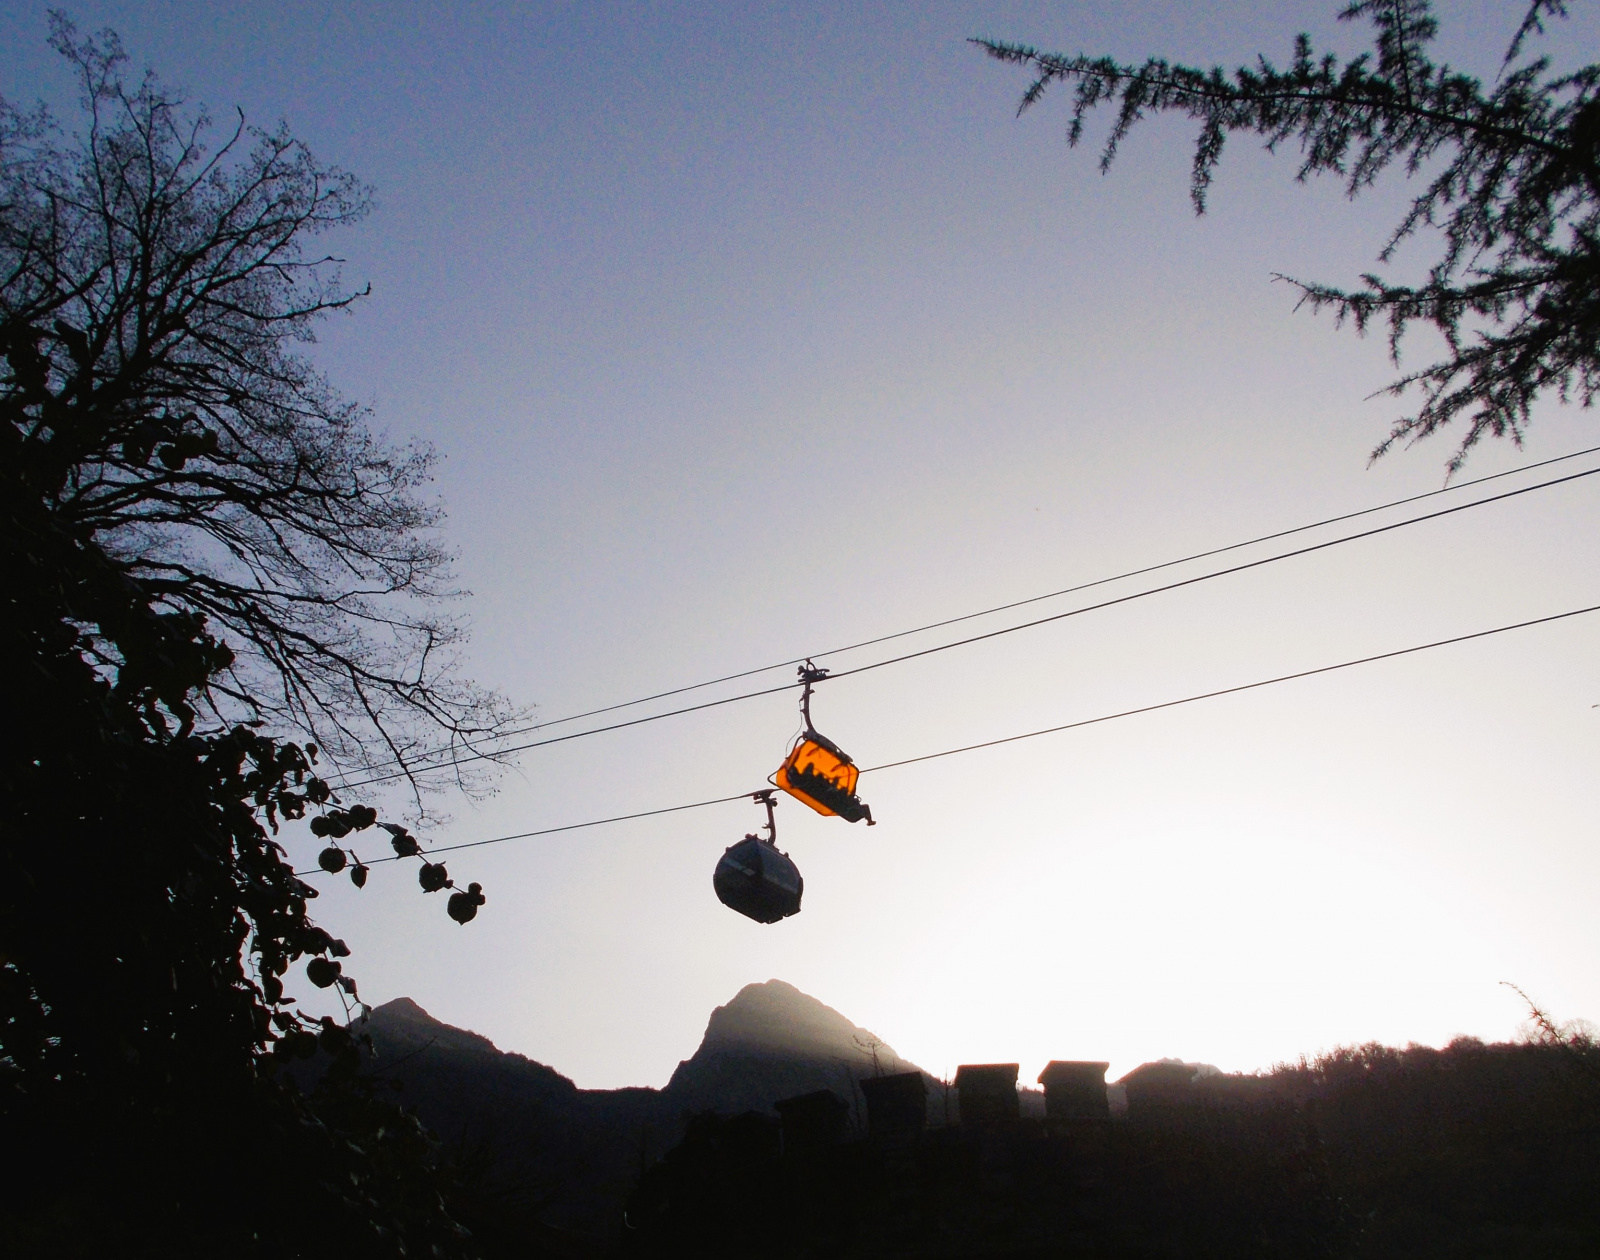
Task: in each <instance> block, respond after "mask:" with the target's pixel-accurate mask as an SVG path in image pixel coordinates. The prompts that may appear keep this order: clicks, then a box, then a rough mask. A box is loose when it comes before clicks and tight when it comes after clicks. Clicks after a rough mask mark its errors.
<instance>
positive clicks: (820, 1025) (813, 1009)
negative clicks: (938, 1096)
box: [696, 980, 909, 1066]
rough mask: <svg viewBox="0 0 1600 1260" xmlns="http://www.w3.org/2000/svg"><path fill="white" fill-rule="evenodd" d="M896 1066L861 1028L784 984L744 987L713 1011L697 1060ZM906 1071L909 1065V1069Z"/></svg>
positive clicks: (891, 1055) (771, 982)
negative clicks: (752, 1057) (761, 1056)
mask: <svg viewBox="0 0 1600 1260" xmlns="http://www.w3.org/2000/svg"><path fill="white" fill-rule="evenodd" d="M874 1044H876V1045H877V1048H878V1057H879V1061H880V1062H881V1063H883V1064H884V1065H885V1066H887V1065H890V1064H898V1063H899V1062H900V1056H899V1055H897V1054H896V1053H895V1052H894V1050H893V1049H892V1048H890V1047H889V1046H887V1045H884V1044H883V1043H882V1042H881V1041H879V1040H878V1038H877V1037H876V1036H875V1035H874V1034H873V1033H871V1032H869V1031H868V1030H867V1029H865V1028H860V1027H858V1026H857V1025H855V1024H852V1023H851V1022H850V1021H849V1020H848V1019H846V1018H845V1017H844V1016H843V1015H841V1014H840V1013H839V1012H838V1011H836V1010H834V1009H833V1008H832V1007H831V1006H826V1005H824V1004H823V1003H821V1002H819V1001H818V1000H817V999H816V998H814V997H812V996H811V995H810V994H808V993H802V992H801V991H800V990H799V989H797V988H795V987H794V985H792V984H787V983H785V982H784V981H782V980H768V981H767V982H766V983H765V984H747V985H745V986H744V988H742V989H740V990H739V992H738V993H736V994H734V996H733V998H732V1000H731V1001H729V1002H728V1004H727V1005H726V1006H719V1007H717V1008H716V1010H714V1011H712V1012H711V1019H710V1020H709V1021H708V1022H707V1024H706V1034H705V1037H704V1039H703V1040H702V1041H701V1043H700V1049H699V1050H698V1051H696V1057H697V1058H699V1057H701V1056H703V1055H706V1054H711V1053H716V1052H720V1051H742V1052H756V1053H760V1052H762V1051H767V1052H777V1053H782V1054H788V1055H794V1054H799V1055H802V1056H807V1057H813V1056H815V1057H823V1058H828V1059H840V1058H842V1059H846V1060H859V1061H861V1062H863V1063H867V1062H869V1061H870V1055H871V1047H872V1046H873V1045H874ZM907 1066H909V1065H907Z"/></svg>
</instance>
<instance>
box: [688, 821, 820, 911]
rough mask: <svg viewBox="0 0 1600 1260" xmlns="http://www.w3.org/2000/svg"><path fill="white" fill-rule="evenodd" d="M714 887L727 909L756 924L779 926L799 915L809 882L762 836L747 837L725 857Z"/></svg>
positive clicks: (719, 863)
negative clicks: (781, 920) (783, 920)
mask: <svg viewBox="0 0 1600 1260" xmlns="http://www.w3.org/2000/svg"><path fill="white" fill-rule="evenodd" d="M711 886H712V887H713V888H715V889H716V890H717V899H718V900H719V901H721V902H722V904H723V905H725V906H727V907H728V909H730V910H737V911H738V912H739V913H740V914H742V915H744V916H745V917H746V918H749V919H754V920H755V921H756V922H757V923H776V922H778V920H779V919H787V918H788V917H789V916H790V915H791V914H799V913H800V894H801V893H803V892H804V891H805V886H806V882H805V880H803V879H802V878H800V869H799V868H798V867H797V866H795V864H794V863H793V862H791V861H790V860H789V855H788V854H786V853H780V852H779V851H778V849H777V846H776V845H773V844H772V843H770V842H769V841H766V840H763V839H761V838H760V837H759V836H746V837H745V838H744V839H743V840H741V841H739V843H738V844H735V845H732V846H730V847H729V848H728V850H727V852H725V853H724V854H723V855H722V861H720V862H718V863H717V870H716V874H714V875H713V876H712V877H711Z"/></svg>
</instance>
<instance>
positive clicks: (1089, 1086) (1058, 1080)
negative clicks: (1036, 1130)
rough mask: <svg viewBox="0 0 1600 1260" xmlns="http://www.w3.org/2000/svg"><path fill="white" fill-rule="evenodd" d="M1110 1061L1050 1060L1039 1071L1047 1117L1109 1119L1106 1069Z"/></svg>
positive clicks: (1109, 1105) (1052, 1118) (1055, 1118)
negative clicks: (1042, 1069)
mask: <svg viewBox="0 0 1600 1260" xmlns="http://www.w3.org/2000/svg"><path fill="white" fill-rule="evenodd" d="M1110 1066H1111V1065H1110V1064H1109V1063H1091V1062H1088V1061H1087V1060H1079V1059H1052V1060H1051V1061H1050V1062H1049V1063H1047V1064H1045V1069H1044V1071H1042V1072H1040V1073H1039V1084H1041V1085H1043V1086H1044V1115H1045V1119H1046V1120H1109V1119H1111V1104H1110V1103H1109V1102H1107V1101H1106V1069H1107V1068H1108V1067H1110Z"/></svg>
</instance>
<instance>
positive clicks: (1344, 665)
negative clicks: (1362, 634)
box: [861, 604, 1600, 774]
mask: <svg viewBox="0 0 1600 1260" xmlns="http://www.w3.org/2000/svg"><path fill="white" fill-rule="evenodd" d="M1592 612H1600V604H1594V605H1591V606H1590V607H1588V608H1574V609H1573V610H1572V611H1571V612H1564V613H1554V614H1552V615H1551V616H1548V617H1535V618H1534V619H1533V620H1531V621H1519V622H1517V623H1516V624H1515V625H1511V626H1497V627H1496V628H1495V629H1493V630H1478V631H1474V632H1473V633H1472V634H1458V635H1456V636H1455V637H1453V638H1449V639H1437V640H1435V641H1434V642H1432V643H1420V644H1418V645H1417V646H1415V647H1408V648H1396V649H1395V650H1394V651H1392V652H1379V653H1378V654H1377V655H1375V656H1363V657H1359V658H1358V659H1356V660H1353V661H1341V662H1340V663H1339V664H1337V665H1322V666H1319V667H1318V668H1316V669H1302V670H1297V671H1296V672H1295V673H1292V674H1279V675H1278V676H1277V677H1276V678H1263V679H1261V680H1260V681H1259V682H1251V683H1240V684H1239V685H1238V686H1237V687H1223V688H1220V689H1219V690H1217V691H1204V692H1201V693H1200V694H1199V695H1194V696H1185V697H1184V698H1183V699H1181V700H1163V701H1162V702H1161V703H1160V704H1146V705H1141V706H1140V707H1139V708H1137V709H1124V710H1122V711H1121V712H1120V713H1108V714H1106V715H1104V716H1103V717H1093V718H1084V719H1082V720H1081V721H1078V722H1067V723H1064V724H1063V725H1061V726H1047V727H1045V728H1043V729H1042V730H1037V731H1029V732H1027V733H1026V734H1024V735H1007V736H1004V737H1003V738H1001V739H988V740H984V741H983V742H982V743H980V744H964V745H963V746H962V747H960V748H947V749H945V750H944V751H943V752H936V753H924V754H923V755H922V756H920V757H906V758H903V759H902V760H900V761H886V762H884V763H883V764H882V765H881V766H864V767H863V768H862V770H861V773H862V774H871V773H872V772H873V771H875V770H893V769H895V768H896V767H897V766H913V765H916V764H917V763H918V762H919V761H936V760H938V759H939V758H940V757H954V756H956V755H957V754H958V753H966V752H976V751H977V750H978V749H980V748H994V747H995V746H997V745H999V744H1014V743H1016V742H1017V741H1018V740H1021V739H1034V738H1036V737H1037V736H1040V735H1054V734H1056V733H1057V732H1058V731H1071V730H1076V729H1077V728H1078V727H1080V726H1094V725H1097V724H1098V723H1100V722H1112V721H1115V720H1116V719H1117V718H1125V717H1133V716H1135V715H1136V714H1140V713H1154V712H1155V711H1156V710H1158V709H1173V708H1177V707H1178V706H1179V705H1182V704H1194V703H1196V702H1197V701H1200V700H1214V699H1216V698H1217V697H1218V696H1231V695H1235V694H1237V693H1238V692H1241V691H1254V690H1255V689H1256V688H1257V687H1270V686H1272V685H1273V684H1275V683H1281V682H1292V681H1293V680H1294V679H1296V678H1312V677H1315V676H1316V675H1317V674H1331V673H1333V672H1334V671H1335V670H1340V669H1351V668H1353V667H1354V666H1356V665H1370V664H1372V662H1374V661H1387V660H1392V659H1393V658H1394V657H1396V656H1410V655H1411V654H1412V653H1414V652H1426V651H1427V650H1428V649H1429V648H1437V647H1448V646H1449V645H1450V644H1452V643H1468V642H1470V641H1471V640H1473V639H1486V638H1488V637H1489V636H1490V635H1495V634H1505V633H1506V632H1507V631H1510V630H1525V629H1527V628H1528V627H1529V626H1542V625H1545V624H1547V623H1549V622H1552V621H1563V620H1565V619H1566V618H1568V617H1581V616H1583V615H1584V614H1585V613H1592Z"/></svg>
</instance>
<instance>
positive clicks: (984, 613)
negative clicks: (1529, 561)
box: [441, 446, 1600, 752]
mask: <svg viewBox="0 0 1600 1260" xmlns="http://www.w3.org/2000/svg"><path fill="white" fill-rule="evenodd" d="M1596 453H1600V446H1591V447H1587V448H1586V449H1584V450H1581V451H1573V452H1572V453H1571V454H1569V455H1557V456H1555V457H1554V458H1552V459H1542V460H1539V461H1538V462H1537V463H1533V464H1524V465H1523V466H1522V467H1521V468H1512V469H1508V470H1507V471H1505V472H1497V473H1490V474H1488V475H1487V476H1484V477H1474V478H1473V479H1472V480H1470V481H1459V482H1457V483H1456V484H1455V485H1452V486H1443V487H1441V488H1440V489H1438V490H1428V491H1425V492H1423V493H1422V494H1413V495H1409V496H1407V497H1406V498H1404V499H1392V500H1390V501H1389V502H1388V503H1380V504H1378V505H1377V506H1376V507H1369V508H1362V509H1361V510H1360V511H1356V512H1345V513H1343V514H1341V515H1339V516H1329V517H1325V518H1323V519H1322V520H1320V521H1313V522H1311V523H1310V524H1309V525H1296V526H1294V528H1292V529H1280V530H1278V531H1276V532H1275V533H1271V534H1261V535H1259V536H1258V537H1255V538H1247V539H1245V540H1244V541H1243V542H1236V543H1229V544H1227V546H1224V547H1212V548H1211V549H1210V550H1209V551H1196V552H1194V553H1193V554H1191V555H1187V556H1181V557H1179V558H1178V559H1176V560H1163V561H1162V562H1161V563H1160V564H1151V565H1146V566H1145V567H1144V568H1142V569H1129V570H1128V571H1127V572H1125V573H1117V574H1113V575H1112V576H1110V577H1103V578H1095V579H1094V580H1093V581H1091V582H1080V583H1078V585H1076V586H1066V587H1063V588H1062V589H1061V590H1059V591H1047V592H1046V593H1045V594H1043V595H1030V596H1029V597H1028V598H1026V599H1017V600H1012V601H1011V602H1010V603H1009V604H996V605H995V606H994V607H992V608H982V609H979V610H978V611H977V612H969V613H962V614H961V615H960V616H956V617H946V618H945V619H944V620H942V621H930V622H928V623H927V625H923V626H915V627H913V628H912V629H910V630H896V631H894V632H893V633H891V634H880V635H878V636H877V637H876V638H872V639H862V640H860V641H859V642H856V643H847V644H845V645H844V646H843V647H836V648H828V649H827V650H826V651H823V652H807V653H806V654H805V655H804V656H796V657H794V658H793V659H792V660H787V661H778V662H776V663H775V664H772V665H761V666H757V667H756V668H755V669H746V670H741V671H740V672H739V673H737V674H724V675H723V676H722V677H720V678H708V679H707V680H706V681H705V682H697V683H689V684H688V685H687V686H683V687H674V688H672V689H671V690H669V691H658V692H655V693H654V694H653V695H648V696H640V697H639V698H638V699H637V700H623V701H620V702H618V703H617V704H608V705H605V706H603V707H602V708H598V709H587V710H585V711H584V712H582V713H571V714H568V715H567V716H566V717H558V718H550V719H549V720H548V721H544V722H535V723H534V724H533V725H531V726H524V727H522V728H520V729H518V730H512V731H507V732H506V734H507V735H508V736H509V735H525V734H528V733H529V732H531V731H542V730H546V729H548V728H549V727H552V726H562V725H565V724H566V723H568V722H578V721H581V720H582V719H584V718H589V717H599V716H600V715H601V714H603V713H614V712H616V711H617V710H618V709H631V708H633V707H634V706H635V705H640V704H649V703H650V702H651V701H652V700H666V699H668V698H670V697H672V696H681V695H683V694H684V693H685V692H688V691H700V690H702V689H703V688H706V687H715V686H717V685H718V684H719V683H725V682H737V681H738V680H739V679H741V678H753V677H755V676H756V675H757V674H769V673H771V672H772V671H773V670H775V669H789V668H791V667H793V666H796V665H803V664H805V663H806V662H807V661H809V660H818V659H820V658H822V657H825V656H838V655H841V654H842V653H845V652H854V651H856V650H857V649H858V648H864V647H875V646H876V645H878V644H879V643H888V642H890V641H891V640H893V639H904V638H907V637H909V636H910V635H913V634H922V633H923V632H925V631H928V630H939V629H942V628H943V627H945V626H954V625H959V624H960V623H961V622H963V621H974V620H976V619H977V618H979V617H989V616H992V615H994V614H995V613H1001V612H1009V611H1010V610H1011V609H1013V608H1023V607H1026V606H1027V605H1029V604H1038V603H1042V602H1043V601H1044V600H1047V599H1059V598H1061V597H1062V596H1063V595H1074V594H1077V593H1078V592H1079V591H1087V590H1091V589H1093V588H1094V587H1096V586H1107V585H1110V584H1111V583H1112V582H1121V581H1123V580H1124V579H1126V578H1133V577H1143V576H1144V575H1145V574H1147V573H1158V572H1160V571H1161V570H1162V569H1171V568H1175V567H1176V566H1178V565H1180V564H1188V563H1190V562H1191V561H1193V560H1207V559H1210V558H1211V557H1212V556H1220V555H1224V554H1226V553H1227V552H1230V551H1238V550H1240V549H1241V548H1244V547H1253V546H1255V545H1256V544H1257V543H1264V542H1274V541H1276V540H1277V539H1279V538H1288V537H1291V536H1292V535H1294V534H1303V533H1306V532H1307V531H1309V530H1313V529H1321V528H1322V527H1323V526H1325V525H1337V524H1339V523H1340V522H1341V521H1353V520H1356V519H1357V518H1359V517H1362V516H1371V515H1372V514H1373V513H1375V512H1386V511H1388V510H1389V509H1390V508H1397V507H1404V506H1405V505H1406V504H1408V503H1418V502H1420V501H1421V500H1423V499H1431V498H1434V497H1435V496H1437V495H1441V494H1452V493H1454V492H1455V491H1457V490H1466V489H1468V488H1469V487H1471V486H1481V485H1483V484H1484V483H1485V482H1490V481H1497V480H1499V479H1500V478H1502V477H1514V476H1516V475H1517V474H1518V473H1525V472H1532V471H1533V470H1534V469H1535V468H1546V467H1548V466H1549V465H1551V464H1560V463H1564V462H1565V461H1567V460H1569V459H1581V458H1582V457H1583V456H1585V455H1594V454H1596ZM755 694H763V693H759V692H758V693H755ZM687 711H688V710H685V712H687ZM444 751H448V750H441V752H444Z"/></svg>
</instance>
